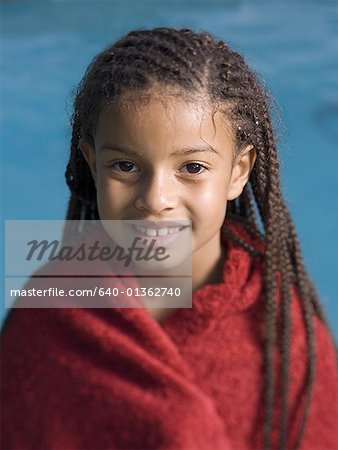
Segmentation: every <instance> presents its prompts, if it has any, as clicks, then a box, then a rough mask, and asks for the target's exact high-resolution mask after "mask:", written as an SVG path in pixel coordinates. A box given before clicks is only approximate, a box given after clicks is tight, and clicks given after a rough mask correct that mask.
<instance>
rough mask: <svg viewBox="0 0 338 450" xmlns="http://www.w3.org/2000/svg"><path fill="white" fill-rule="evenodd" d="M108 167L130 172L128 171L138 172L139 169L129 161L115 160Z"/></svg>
mask: <svg viewBox="0 0 338 450" xmlns="http://www.w3.org/2000/svg"><path fill="white" fill-rule="evenodd" d="M110 167H112V168H113V169H114V170H116V171H117V172H129V173H130V172H138V170H139V169H138V167H137V166H136V164H134V163H132V162H131V161H117V162H115V163H114V164H112V165H111V166H110ZM133 169H134V170H133ZM135 169H136V170H135Z"/></svg>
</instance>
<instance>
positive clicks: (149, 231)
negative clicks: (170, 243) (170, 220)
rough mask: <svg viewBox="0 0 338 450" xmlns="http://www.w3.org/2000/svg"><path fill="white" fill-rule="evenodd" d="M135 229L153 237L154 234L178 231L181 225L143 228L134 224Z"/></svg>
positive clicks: (163, 234)
mask: <svg viewBox="0 0 338 450" xmlns="http://www.w3.org/2000/svg"><path fill="white" fill-rule="evenodd" d="M135 228H136V230H137V231H138V232H139V233H142V234H146V235H147V236H151V237H155V236H167V235H168V234H173V233H178V232H179V231H180V230H181V227H169V228H168V227H165V228H159V229H156V228H145V227H141V226H138V225H135Z"/></svg>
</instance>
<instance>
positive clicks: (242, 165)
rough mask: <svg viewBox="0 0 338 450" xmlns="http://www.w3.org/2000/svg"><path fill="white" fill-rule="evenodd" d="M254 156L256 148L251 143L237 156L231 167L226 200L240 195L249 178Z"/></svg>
mask: <svg viewBox="0 0 338 450" xmlns="http://www.w3.org/2000/svg"><path fill="white" fill-rule="evenodd" d="M256 156H257V154H256V150H255V148H254V146H253V145H248V146H247V147H245V148H244V149H243V150H242V151H241V152H240V153H239V155H238V156H237V158H236V160H235V162H234V164H233V167H232V172H231V178H230V183H229V188H228V193H227V200H234V199H235V198H237V197H239V196H240V195H241V193H242V191H243V189H244V186H245V185H246V183H247V182H248V180H249V177H250V173H251V170H252V168H253V166H254V163H255V160H256Z"/></svg>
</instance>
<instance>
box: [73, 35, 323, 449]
mask: <svg viewBox="0 0 338 450" xmlns="http://www.w3.org/2000/svg"><path fill="white" fill-rule="evenodd" d="M154 84H160V85H162V86H165V87H172V88H178V89H180V90H181V92H182V93H184V94H187V95H195V94H197V93H201V92H202V93H204V94H206V95H207V96H208V98H209V100H210V103H211V104H215V105H216V104H217V105H220V106H219V108H220V109H221V110H222V111H223V112H224V114H225V115H226V117H227V118H228V119H230V123H231V126H232V127H233V131H234V133H235V136H236V149H235V153H236V155H237V154H239V153H240V152H241V149H243V148H244V146H245V145H247V144H252V145H253V146H254V148H255V150H256V154H257V157H256V161H255V164H254V167H253V169H252V172H251V175H250V179H249V181H248V183H247V184H246V186H245V188H244V190H243V192H242V194H241V195H240V196H239V198H237V199H235V200H232V201H230V202H228V211H227V215H228V216H232V217H233V218H235V219H237V220H239V221H241V222H242V223H243V224H244V225H245V226H246V227H247V228H248V230H250V232H252V233H254V235H257V236H259V237H260V238H262V239H263V240H264V243H265V253H264V263H265V264H264V273H263V295H264V329H265V346H264V386H265V387H264V411H265V416H264V427H263V441H264V449H265V450H267V449H270V448H271V445H272V444H271V432H272V422H273V420H272V419H273V411H274V401H275V395H276V386H275V380H274V365H273V361H274V349H275V346H276V345H277V344H279V346H280V352H281V419H280V430H279V448H280V449H286V445H287V438H288V432H289V430H288V424H289V417H288V401H287V398H288V385H289V366H290V300H291V297H290V285H291V283H295V285H296V286H297V288H298V290H299V294H300V300H301V305H302V310H303V318H304V323H305V327H306V340H307V346H308V360H309V363H308V368H307V373H306V380H305V387H306V397H305V398H306V400H305V406H304V411H303V416H302V420H301V424H300V428H299V430H298V433H297V436H296V439H295V442H294V444H293V446H292V448H295V449H297V448H298V447H299V445H300V443H301V439H302V436H303V434H304V430H305V426H306V421H307V416H308V413H309V407H310V402H311V393H312V389H313V383H314V377H315V365H316V364H315V361H316V352H315V343H314V325H313V316H314V315H316V316H317V317H318V318H319V319H320V320H321V321H322V322H324V323H325V325H326V327H327V328H328V330H329V326H328V323H327V320H326V318H325V316H324V312H323V310H322V307H321V304H320V301H319V298H318V295H317V293H316V291H315V288H314V286H313V284H312V282H311V280H310V278H309V276H308V274H307V272H306V269H305V266H304V262H303V258H302V254H301V250H300V245H299V241H298V237H297V233H296V231H295V227H294V225H293V222H292V220H291V217H290V214H289V211H288V209H287V207H286V205H285V202H284V200H283V196H282V192H281V185H280V174H279V159H278V153H277V147H276V142H275V138H274V131H273V125H272V119H271V115H270V109H271V98H270V96H269V94H268V92H267V90H266V89H265V87H264V85H263V83H262V82H261V81H260V80H259V79H258V77H257V75H256V74H255V72H254V71H253V70H252V69H250V68H249V67H248V65H247V64H246V62H245V60H244V58H243V57H242V56H241V55H239V54H238V53H237V52H235V51H233V50H231V49H230V48H229V47H228V46H227V45H226V44H225V43H224V42H223V41H219V40H218V39H216V38H215V37H214V36H213V35H212V34H210V33H208V32H196V31H192V30H190V29H186V28H184V29H175V28H154V29H150V30H148V29H140V30H135V31H131V32H129V33H128V34H126V35H125V36H123V37H122V38H121V39H119V40H118V41H117V42H116V43H115V44H113V45H111V46H109V47H107V48H106V49H105V50H104V51H102V52H101V53H100V54H99V55H97V56H96V57H95V58H94V60H93V61H92V62H91V64H90V65H89V67H88V69H87V71H86V73H85V75H84V77H83V78H82V80H81V82H80V84H79V86H78V89H77V91H76V95H75V100H74V110H73V115H72V118H71V125H72V138H71V152H70V159H69V163H68V165H67V170H66V181H67V184H68V186H69V188H70V191H71V196H70V200H69V205H68V211H67V220H74V221H75V220H76V221H79V220H82V219H84V220H99V214H98V209H97V203H96V187H95V184H94V181H93V178H92V175H91V173H90V170H89V167H88V165H87V163H86V161H85V159H84V157H83V155H82V152H81V150H80V149H79V141H80V139H82V138H83V139H85V140H87V141H88V142H89V143H91V144H92V145H93V144H94V141H93V135H94V130H95V129H96V126H97V123H98V117H99V113H100V111H101V110H102V108H103V107H104V106H105V105H107V104H108V103H109V102H115V101H118V100H119V99H120V98H121V97H122V95H123V94H126V93H128V92H131V93H134V92H137V91H139V92H147V90H149V89H150V88H151V87H153V86H154ZM236 155H235V156H236ZM257 218H258V219H259V220H260V221H261V224H262V227H263V232H262V231H261V230H260V229H259V225H258V222H257ZM225 232H226V233H228V237H229V239H233V240H234V241H235V243H236V244H237V245H241V246H242V247H243V248H245V250H246V251H248V252H250V253H251V254H252V255H253V256H254V257H257V256H259V255H258V254H257V251H256V250H255V249H254V248H253V247H251V246H250V245H249V244H248V243H247V242H244V241H243V240H241V239H240V238H239V237H237V236H235V235H234V234H233V233H231V232H230V230H228V232H227V231H225ZM277 271H279V274H280V294H281V317H278V314H277V309H278V308H277V300H276V292H277V289H278V287H279V285H278V280H277V277H276V272H277ZM277 321H279V323H280V324H281V325H280V327H281V328H280V330H281V332H280V336H278V332H277Z"/></svg>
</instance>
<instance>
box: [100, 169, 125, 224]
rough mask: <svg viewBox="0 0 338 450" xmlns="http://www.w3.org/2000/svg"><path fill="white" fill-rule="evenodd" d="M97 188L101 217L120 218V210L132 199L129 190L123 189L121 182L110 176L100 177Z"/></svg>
mask: <svg viewBox="0 0 338 450" xmlns="http://www.w3.org/2000/svg"><path fill="white" fill-rule="evenodd" d="M96 190H97V205H98V210H99V213H100V217H101V219H107V220H108V219H114V218H120V217H119V212H121V211H122V209H123V208H124V207H125V205H126V204H128V202H129V201H130V199H129V197H130V195H128V190H126V189H122V188H121V185H120V183H118V182H116V181H114V180H112V179H110V178H108V177H98V179H97V182H96Z"/></svg>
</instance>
